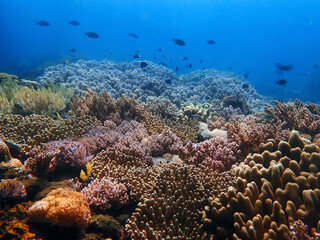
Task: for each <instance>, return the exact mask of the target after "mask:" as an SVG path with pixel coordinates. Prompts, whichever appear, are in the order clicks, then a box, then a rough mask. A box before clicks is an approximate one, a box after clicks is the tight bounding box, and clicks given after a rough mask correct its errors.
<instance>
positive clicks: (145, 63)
mask: <svg viewBox="0 0 320 240" xmlns="http://www.w3.org/2000/svg"><path fill="white" fill-rule="evenodd" d="M146 66H148V63H147V62H140V67H141V68H145V67H146Z"/></svg>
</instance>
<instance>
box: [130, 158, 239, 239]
mask: <svg viewBox="0 0 320 240" xmlns="http://www.w3.org/2000/svg"><path fill="white" fill-rule="evenodd" d="M158 169H159V170H160V172H159V174H158V176H157V178H156V182H155V186H154V187H153V188H152V189H151V190H150V191H148V192H147V193H146V194H145V195H144V196H143V197H142V199H141V201H140V203H139V204H138V207H137V208H136V210H135V212H134V213H133V214H132V216H131V217H130V219H128V221H127V224H126V231H127V232H128V234H129V236H130V238H131V239H156V240H158V239H168V238H170V239H175V238H177V239H198V238H199V239H200V238H201V239H207V235H206V233H205V232H204V229H203V225H202V224H201V223H200V219H201V210H200V209H202V208H203V207H204V205H205V203H206V199H207V197H208V196H209V195H210V194H212V193H213V192H214V194H215V195H217V196H218V195H219V194H220V193H221V192H223V191H225V190H226V188H227V186H230V185H232V184H233V181H234V178H233V177H232V176H231V175H230V173H228V172H225V173H222V174H219V173H217V172H214V171H211V170H210V169H209V168H197V167H195V166H192V165H185V164H183V163H182V162H176V163H169V164H164V165H160V166H159V167H158Z"/></svg>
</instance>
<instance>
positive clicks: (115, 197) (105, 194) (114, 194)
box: [81, 177, 129, 211]
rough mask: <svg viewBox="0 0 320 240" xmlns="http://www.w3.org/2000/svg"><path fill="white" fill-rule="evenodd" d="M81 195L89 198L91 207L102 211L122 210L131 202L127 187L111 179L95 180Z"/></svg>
mask: <svg viewBox="0 0 320 240" xmlns="http://www.w3.org/2000/svg"><path fill="white" fill-rule="evenodd" d="M81 193H82V194H83V195H85V196H86V197H87V201H88V203H89V204H90V206H93V207H95V208H98V209H99V210H101V211H106V210H107V209H110V208H114V209H117V208H121V207H122V206H124V205H126V204H127V203H128V202H129V196H128V193H127V188H126V186H125V185H124V184H122V183H118V182H116V181H115V180H114V179H112V178H109V177H108V178H106V177H103V178H101V179H94V180H93V181H92V182H91V183H89V185H88V186H87V187H85V188H84V189H82V191H81Z"/></svg>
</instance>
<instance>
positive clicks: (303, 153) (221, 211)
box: [203, 132, 320, 239]
mask: <svg viewBox="0 0 320 240" xmlns="http://www.w3.org/2000/svg"><path fill="white" fill-rule="evenodd" d="M260 151H261V153H260V154H253V155H248V157H247V158H246V159H245V161H244V162H243V163H241V164H240V165H239V166H236V167H234V168H233V172H235V173H236V175H237V176H238V179H237V184H236V187H235V188H229V189H228V193H227V194H222V195H221V197H220V198H216V199H214V198H210V199H209V206H207V207H206V208H205V213H204V215H203V221H204V224H205V226H206V229H207V231H208V232H210V233H212V234H213V235H214V236H215V238H217V239H225V238H231V237H232V236H233V238H234V239H266V238H270V239H276V238H278V239H290V238H291V235H290V230H289V228H290V226H291V225H292V224H293V222H294V221H296V220H298V219H302V221H304V222H305V223H306V224H308V226H310V227H317V226H318V225H319V223H320V221H319V220H320V218H319V216H320V215H319V213H320V212H319V200H320V191H319V182H320V174H319V164H318V161H319V160H320V153H319V152H320V149H319V147H317V146H316V145H314V144H305V143H304V142H303V140H302V139H301V138H300V137H299V134H298V133H297V132H292V133H291V136H290V139H289V142H283V141H282V142H280V143H279V145H278V146H277V145H276V144H275V141H269V142H268V143H266V144H262V145H261V146H260Z"/></svg>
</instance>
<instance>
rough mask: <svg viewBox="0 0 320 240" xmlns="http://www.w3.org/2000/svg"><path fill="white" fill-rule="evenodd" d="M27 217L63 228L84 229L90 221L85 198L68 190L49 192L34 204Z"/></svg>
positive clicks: (60, 189) (61, 189)
mask: <svg viewBox="0 0 320 240" xmlns="http://www.w3.org/2000/svg"><path fill="white" fill-rule="evenodd" d="M28 215H29V218H30V219H31V220H32V221H35V222H47V223H51V224H53V225H59V226H63V227H74V226H75V227H79V228H84V227H86V226H87V225H88V224H89V221H90V219H91V213H90V208H89V204H88V202H87V200H86V197H85V196H84V195H83V194H82V193H79V192H76V191H73V190H70V189H68V188H66V189H64V188H59V189H56V190H53V191H51V192H50V193H49V194H48V195H47V197H45V198H44V199H42V200H40V201H37V202H35V203H34V204H33V205H32V206H31V207H30V208H29V212H28Z"/></svg>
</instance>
